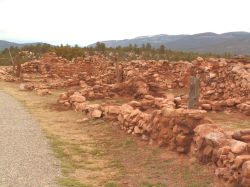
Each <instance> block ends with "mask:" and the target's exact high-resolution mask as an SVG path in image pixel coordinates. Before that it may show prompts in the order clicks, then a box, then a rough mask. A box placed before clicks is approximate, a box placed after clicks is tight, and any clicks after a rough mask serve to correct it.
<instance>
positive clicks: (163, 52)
mask: <svg viewBox="0 0 250 187" xmlns="http://www.w3.org/2000/svg"><path fill="white" fill-rule="evenodd" d="M8 50H10V52H11V54H12V56H13V59H14V60H15V61H18V62H21V63H23V61H24V59H23V58H22V59H21V58H20V55H19V53H20V52H21V51H29V52H32V53H33V54H34V57H35V58H39V57H40V56H41V55H42V54H44V53H46V52H55V53H56V54H57V55H58V56H61V57H63V58H66V59H68V60H72V59H73V58H76V57H86V56H89V55H95V54H103V55H105V56H114V55H115V56H116V57H117V58H118V59H119V60H121V61H129V60H136V59H142V60H169V61H178V60H187V61H192V60H194V59H195V58H197V56H201V57H205V58H208V57H216V58H219V57H225V58H230V57H231V55H230V54H229V53H225V54H223V55H219V54H212V53H202V54H200V53H194V52H183V51H173V50H170V49H168V48H167V47H166V46H164V45H161V46H160V47H159V48H153V47H152V46H151V44H150V43H146V44H143V45H141V46H138V45H136V44H134V45H132V44H130V45H128V46H126V47H122V46H118V47H115V48H111V47H106V45H105V44H104V43H100V42H97V43H96V45H95V47H80V46H78V45H75V46H70V45H59V46H54V45H50V44H43V43H39V44H37V45H26V46H23V47H21V48H17V47H10V48H9V49H4V50H3V51H2V52H1V53H0V65H10V64H11V59H10V56H9V51H8ZM25 60H27V59H25Z"/></svg>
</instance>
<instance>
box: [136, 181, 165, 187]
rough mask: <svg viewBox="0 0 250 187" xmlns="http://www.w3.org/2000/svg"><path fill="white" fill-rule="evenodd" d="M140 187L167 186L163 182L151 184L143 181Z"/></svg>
mask: <svg viewBox="0 0 250 187" xmlns="http://www.w3.org/2000/svg"><path fill="white" fill-rule="evenodd" d="M140 187H167V186H166V185H163V184H159V183H158V184H151V183H149V182H143V183H142V184H141V185H140Z"/></svg>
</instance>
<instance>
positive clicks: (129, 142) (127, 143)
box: [122, 138, 135, 148]
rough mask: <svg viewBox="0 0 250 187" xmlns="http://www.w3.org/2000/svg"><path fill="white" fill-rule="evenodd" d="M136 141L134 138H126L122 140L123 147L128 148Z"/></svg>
mask: <svg viewBox="0 0 250 187" xmlns="http://www.w3.org/2000/svg"><path fill="white" fill-rule="evenodd" d="M134 143H135V142H134V140H133V139H132V138H125V139H124V140H123V142H122V147H124V148H127V147H130V146H131V145H133V144H134Z"/></svg>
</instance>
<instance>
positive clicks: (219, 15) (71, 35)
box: [0, 0, 250, 46]
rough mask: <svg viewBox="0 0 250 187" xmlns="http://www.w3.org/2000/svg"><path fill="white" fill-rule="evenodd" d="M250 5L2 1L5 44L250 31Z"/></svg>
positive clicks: (235, 0)
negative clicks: (6, 42) (12, 42)
mask: <svg viewBox="0 0 250 187" xmlns="http://www.w3.org/2000/svg"><path fill="white" fill-rule="evenodd" d="M249 7H250V1H249V0H0V40H10V41H16V42H34V41H41V42H48V43H52V44H61V43H63V44H71V45H74V44H79V45H81V46H84V45H87V44H91V43H94V42H96V41H102V40H111V39H125V38H133V37H137V36H144V35H155V34H195V33H201V32H216V33H223V32H231V31H250V11H249Z"/></svg>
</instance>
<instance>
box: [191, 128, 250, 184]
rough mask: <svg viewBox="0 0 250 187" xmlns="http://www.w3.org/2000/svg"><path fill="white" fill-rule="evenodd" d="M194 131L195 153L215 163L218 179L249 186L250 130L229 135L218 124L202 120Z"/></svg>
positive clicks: (193, 145)
mask: <svg viewBox="0 0 250 187" xmlns="http://www.w3.org/2000/svg"><path fill="white" fill-rule="evenodd" d="M194 132H195V135H194V138H193V144H192V151H193V155H194V156H195V157H196V158H198V159H199V160H200V161H202V162H205V163H207V162H212V163H214V165H215V166H216V169H215V175H216V176H217V177H218V179H219V181H222V182H223V183H226V184H227V186H250V154H249V153H250V147H249V144H248V143H249V142H250V130H239V131H236V132H234V133H233V135H229V134H227V133H225V132H224V131H223V130H222V129H220V128H219V127H218V126H217V125H215V124H201V125H199V126H197V127H196V128H195V129H194Z"/></svg>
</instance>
